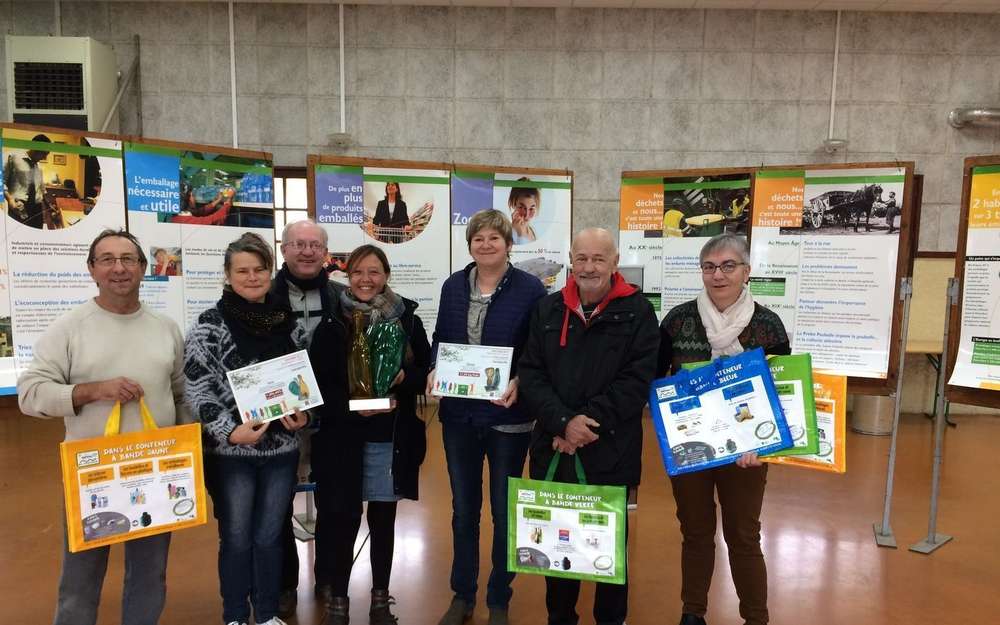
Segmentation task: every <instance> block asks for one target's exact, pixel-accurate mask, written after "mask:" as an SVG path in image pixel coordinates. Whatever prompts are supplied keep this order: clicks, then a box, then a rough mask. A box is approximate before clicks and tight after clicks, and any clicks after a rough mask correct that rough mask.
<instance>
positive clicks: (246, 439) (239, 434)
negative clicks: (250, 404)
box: [229, 421, 271, 445]
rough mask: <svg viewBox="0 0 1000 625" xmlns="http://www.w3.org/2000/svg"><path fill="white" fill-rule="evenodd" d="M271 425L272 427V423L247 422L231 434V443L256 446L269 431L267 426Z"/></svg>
mask: <svg viewBox="0 0 1000 625" xmlns="http://www.w3.org/2000/svg"><path fill="white" fill-rule="evenodd" d="M269 425H271V422H270V421H267V422H263V423H262V422H260V421H246V422H244V423H241V424H239V425H237V426H236V429H235V430H233V431H232V432H231V433H230V434H229V442H230V443H232V444H233V445H256V444H257V441H259V440H260V437H261V436H264V432H266V431H267V426H269Z"/></svg>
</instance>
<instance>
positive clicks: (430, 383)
mask: <svg viewBox="0 0 1000 625" xmlns="http://www.w3.org/2000/svg"><path fill="white" fill-rule="evenodd" d="M433 394H434V369H431V370H430V371H428V372H427V388H425V389H424V395H433Z"/></svg>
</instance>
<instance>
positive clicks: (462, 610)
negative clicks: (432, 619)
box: [438, 597, 472, 625]
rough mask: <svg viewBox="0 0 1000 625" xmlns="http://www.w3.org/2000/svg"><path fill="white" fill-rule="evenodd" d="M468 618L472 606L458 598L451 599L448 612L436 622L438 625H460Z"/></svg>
mask: <svg viewBox="0 0 1000 625" xmlns="http://www.w3.org/2000/svg"><path fill="white" fill-rule="evenodd" d="M470 618H472V606H471V605H469V604H468V603H466V602H465V601H462V600H461V599H459V598H458V597H453V598H452V600H451V605H450V606H448V611H447V612H445V613H444V616H442V617H441V620H440V621H438V625H462V624H463V623H465V622H466V621H467V620H469V619H470Z"/></svg>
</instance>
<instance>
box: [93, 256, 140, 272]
mask: <svg viewBox="0 0 1000 625" xmlns="http://www.w3.org/2000/svg"><path fill="white" fill-rule="evenodd" d="M118 261H121V263H122V267H125V268H126V269H135V268H136V267H138V266H139V257H138V256H135V255H133V254H125V255H124V256H101V257H100V258H95V259H94V261H93V262H94V264H95V265H97V266H98V267H104V268H109V267H114V266H115V263H117V262H118Z"/></svg>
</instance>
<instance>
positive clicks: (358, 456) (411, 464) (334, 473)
mask: <svg viewBox="0 0 1000 625" xmlns="http://www.w3.org/2000/svg"><path fill="white" fill-rule="evenodd" d="M403 302H404V303H405V305H406V310H405V311H404V312H403V315H402V317H401V318H400V322H401V323H402V325H403V330H404V331H405V332H406V336H407V340H408V341H409V346H410V349H411V350H412V352H413V361H412V362H410V363H405V364H404V365H403V371H404V372H405V374H406V375H405V378H404V379H403V381H402V382H401V383H400V384H399V386H396V387H393V389H392V390H391V392H392V393H393V394H394V395H395V397H396V411H395V413H394V416H395V419H394V423H393V436H392V442H393V456H392V458H393V461H392V475H393V486H394V490H395V493H396V494H397V495H399V496H401V497H405V498H407V499H416V498H417V496H418V488H417V484H418V482H419V472H420V465H421V463H423V461H424V456H425V455H426V452H427V437H426V432H425V430H424V422H423V421H422V420H421V419H420V417H418V416H417V395H419V394H420V393H423V391H424V387H425V385H426V384H427V371H428V367H429V364H430V353H431V346H430V344H429V343H428V342H427V333H426V332H425V331H424V324H423V322H422V321H420V317H418V316H417V315H415V314H414V310H415V309H416V307H417V304H416V302H413V301H410V300H408V299H406V298H403ZM348 337H349V333H348V328H347V325H346V323H345V321H344V317H343V315H342V313H341V308H340V304H339V302H337V303H335V304H334V310H333V311H332V312H331V313H330V314H327V315H325V316H324V317H323V320H322V321H321V322H320V324H319V325H318V326H317V327H316V331H315V333H314V334H313V339H312V343H311V344H310V346H309V359H310V360H311V361H312V365H313V370H314V371H315V373H316V381H317V382H318V383H319V388H320V392H321V393H322V394H323V401H324V404H323V405H322V406H321V407H320V408H319V409H318V410H319V414H320V428H319V432H317V433H316V435H315V436H314V437H313V440H312V469H313V479H315V480H316V482H318V483H322V488H323V491H324V493H331V495H330V496H331V497H332V498H334V499H335V500H336V501H339V502H342V503H344V504H353V503H355V502H360V501H361V482H362V462H363V459H364V447H365V441H366V439H367V429H368V426H369V424H370V422H371V421H370V419H369V418H368V417H363V416H361V415H359V414H358V413H356V412H350V411H349V410H348V408H347V405H348V400H349V399H350V396H349V393H348V390H347V389H348V385H347V350H348V347H349V343H350V341H349V338H348ZM324 496H326V495H324Z"/></svg>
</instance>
